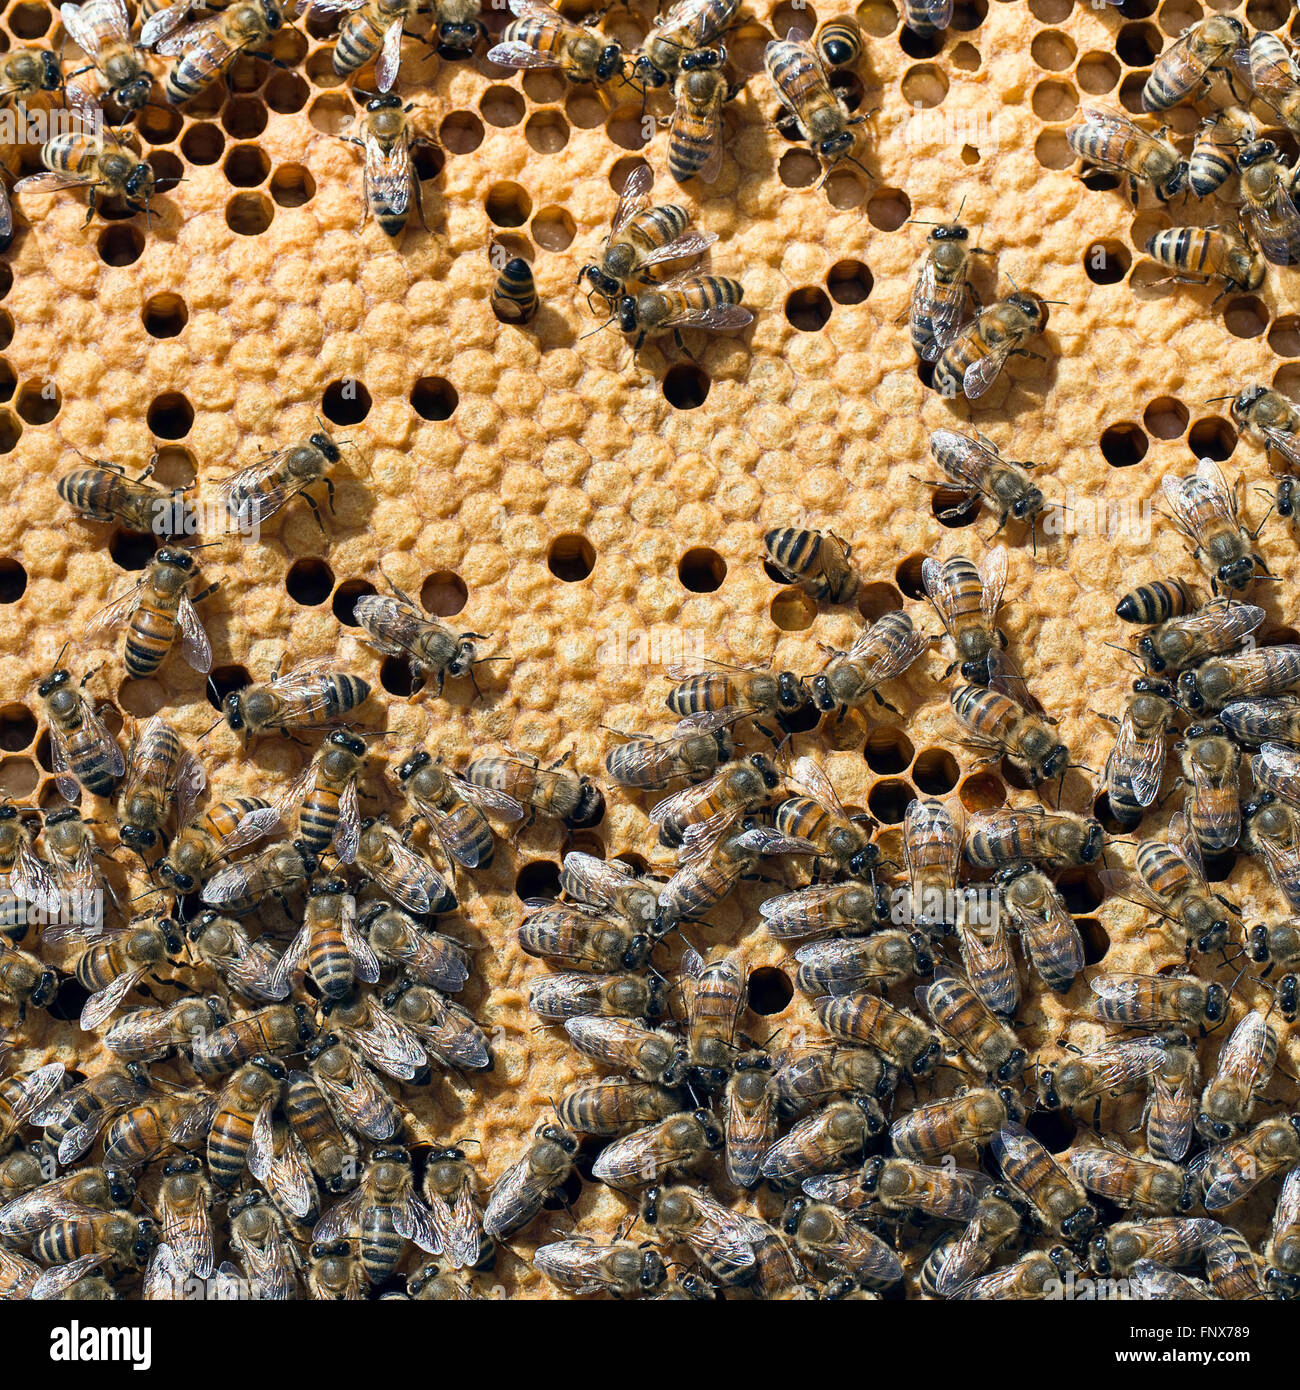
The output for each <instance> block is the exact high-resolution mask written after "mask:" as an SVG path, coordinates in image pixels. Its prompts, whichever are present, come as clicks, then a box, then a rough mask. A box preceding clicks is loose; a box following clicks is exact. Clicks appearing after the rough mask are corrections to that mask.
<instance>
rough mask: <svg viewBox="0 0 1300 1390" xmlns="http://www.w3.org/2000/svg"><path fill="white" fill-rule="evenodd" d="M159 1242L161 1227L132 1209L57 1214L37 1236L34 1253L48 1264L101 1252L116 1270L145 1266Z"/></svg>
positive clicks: (100, 1254) (62, 1262) (33, 1247)
mask: <svg viewBox="0 0 1300 1390" xmlns="http://www.w3.org/2000/svg"><path fill="white" fill-rule="evenodd" d="M157 1243H158V1228H157V1226H156V1225H155V1224H154V1222H153V1221H151V1220H150V1219H149V1218H148V1217H141V1216H133V1215H132V1214H131V1213H130V1212H129V1211H106V1212H105V1211H86V1212H82V1213H80V1214H79V1215H76V1216H60V1217H56V1218H55V1219H54V1220H53V1221H51V1222H50V1223H49V1225H47V1226H46V1227H45V1228H44V1229H43V1230H42V1231H41V1233H40V1234H39V1235H38V1236H37V1237H36V1240H35V1242H34V1243H33V1245H32V1253H33V1254H34V1255H35V1256H36V1258H37V1259H38V1260H43V1261H44V1262H45V1263H46V1264H64V1263H66V1262H67V1261H69V1260H76V1259H80V1258H81V1257H82V1256H83V1255H99V1256H102V1257H103V1259H104V1261H105V1262H106V1263H107V1264H108V1265H110V1266H112V1267H113V1268H116V1269H132V1268H134V1269H143V1268H144V1266H145V1265H146V1264H147V1263H148V1260H149V1256H150V1255H151V1254H152V1253H153V1248H154V1246H155V1245H157Z"/></svg>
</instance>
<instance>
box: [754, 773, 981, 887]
mask: <svg viewBox="0 0 1300 1390" xmlns="http://www.w3.org/2000/svg"><path fill="white" fill-rule="evenodd" d="M961 839H962V837H961V830H960V828H959V827H958V826H957V824H956V823H955V821H954V820H953V817H952V812H951V811H949V809H948V808H947V807H946V806H945V805H944V804H943V803H942V802H941V801H922V800H920V799H919V798H918V799H917V800H916V801H913V802H912V803H911V804H910V805H909V806H908V808H907V814H906V816H904V818H903V852H904V856H905V857H906V859H907V867H908V872H909V873H911V872H912V871H913V868H914V866H913V862H912V860H913V856H914V855H915V854H916V853H918V852H919V851H920V850H921V849H923V848H928V847H929V846H930V845H936V844H937V845H941V846H943V849H944V865H943V867H944V869H945V871H946V872H947V874H948V876H949V877H950V878H955V876H956V873H957V868H958V865H959V864H960V862H961ZM760 910H761V909H760Z"/></svg>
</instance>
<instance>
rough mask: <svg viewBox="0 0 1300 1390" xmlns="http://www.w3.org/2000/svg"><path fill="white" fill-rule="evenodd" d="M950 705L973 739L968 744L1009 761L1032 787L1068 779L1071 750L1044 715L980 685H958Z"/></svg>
mask: <svg viewBox="0 0 1300 1390" xmlns="http://www.w3.org/2000/svg"><path fill="white" fill-rule="evenodd" d="M948 703H949V705H950V706H951V708H952V712H953V714H954V715H955V716H956V719H957V722H958V723H959V724H960V725H961V726H962V728H964V729H965V730H966V731H967V732H968V733H970V734H972V735H973V736H974V737H973V738H971V739H970V740H969V742H971V743H973V744H975V745H976V746H977V747H982V748H987V749H989V750H990V751H991V752H992V753H993V754H994V756H997V757H1004V758H1006V759H1007V760H1008V761H1009V762H1010V763H1012V765H1013V766H1015V767H1016V768H1018V769H1019V770H1020V771H1021V772H1023V773H1024V775H1025V777H1026V778H1027V779H1028V781H1029V783H1030V785H1031V786H1035V787H1036V786H1039V785H1040V784H1041V783H1043V782H1050V781H1052V780H1054V779H1055V778H1057V777H1063V776H1064V775H1065V770H1066V767H1067V766H1068V765H1069V761H1070V750H1069V749H1068V748H1067V747H1066V746H1065V744H1063V743H1061V742H1060V741H1059V740H1058V739H1057V738H1056V736H1055V734H1054V733H1053V731H1052V729H1051V728H1050V726H1049V725H1048V724H1047V722H1046V721H1045V720H1044V719H1043V718H1042V716H1041V715H1039V714H1037V713H1034V712H1033V711H1031V710H1029V709H1027V708H1026V707H1025V706H1024V705H1022V704H1020V703H1019V702H1018V701H1016V700H1013V699H1012V698H1011V697H1010V696H1009V695H1003V694H1002V693H1001V692H1000V691H997V690H985V689H984V688H983V686H979V685H959V686H956V687H955V688H954V689H953V692H952V694H951V695H950V696H949V700H948Z"/></svg>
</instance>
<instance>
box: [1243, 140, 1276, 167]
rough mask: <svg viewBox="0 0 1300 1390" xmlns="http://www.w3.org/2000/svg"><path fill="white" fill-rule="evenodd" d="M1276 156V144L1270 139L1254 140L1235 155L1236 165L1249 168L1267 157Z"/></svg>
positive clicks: (1273, 157) (1272, 157)
mask: <svg viewBox="0 0 1300 1390" xmlns="http://www.w3.org/2000/svg"><path fill="white" fill-rule="evenodd" d="M1276 158H1277V146H1276V145H1275V144H1274V143H1273V142H1272V141H1271V140H1254V141H1252V142H1251V143H1250V144H1249V145H1247V146H1246V148H1245V149H1244V150H1242V151H1241V152H1240V153H1239V154H1238V155H1237V167H1238V168H1239V169H1249V168H1250V167H1251V166H1252V165H1254V164H1262V163H1263V162H1264V161H1265V160H1267V159H1276Z"/></svg>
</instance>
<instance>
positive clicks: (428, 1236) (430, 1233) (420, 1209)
mask: <svg viewBox="0 0 1300 1390" xmlns="http://www.w3.org/2000/svg"><path fill="white" fill-rule="evenodd" d="M393 1228H394V1230H396V1232H397V1234H398V1235H399V1236H405V1237H406V1239H407V1240H411V1241H414V1242H415V1244H416V1245H418V1246H419V1247H420V1249H421V1250H423V1251H424V1252H425V1254H426V1255H441V1254H442V1242H441V1240H439V1238H438V1232H437V1231H436V1230H435V1229H434V1224H433V1217H432V1216H431V1215H430V1214H429V1208H428V1207H426V1206H425V1205H424V1203H423V1202H422V1201H421V1200H420V1199H419V1198H418V1197H416V1196H414V1195H412V1194H408V1195H407V1197H406V1200H405V1201H403V1202H398V1203H397V1204H396V1205H395V1206H394V1207H393Z"/></svg>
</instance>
